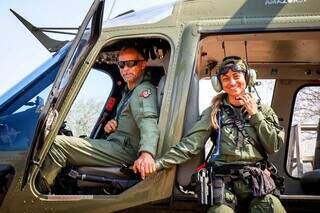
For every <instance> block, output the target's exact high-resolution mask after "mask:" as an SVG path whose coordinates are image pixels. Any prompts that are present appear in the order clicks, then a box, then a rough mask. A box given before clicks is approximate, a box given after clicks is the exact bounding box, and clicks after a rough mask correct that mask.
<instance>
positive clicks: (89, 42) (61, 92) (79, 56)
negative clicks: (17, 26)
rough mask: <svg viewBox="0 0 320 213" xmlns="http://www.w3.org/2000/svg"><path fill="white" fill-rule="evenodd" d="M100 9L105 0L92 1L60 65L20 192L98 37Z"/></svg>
mask: <svg viewBox="0 0 320 213" xmlns="http://www.w3.org/2000/svg"><path fill="white" fill-rule="evenodd" d="M103 9H104V0H95V1H94V2H93V4H92V5H91V7H90V9H89V12H88V13H87V15H86V17H85V18H84V20H83V22H82V24H81V26H80V27H79V30H78V33H77V35H76V36H75V38H74V40H73V41H72V44H71V46H70V49H69V52H68V53H67V55H66V58H65V60H64V61H63V63H62V66H61V68H60V70H59V72H58V75H57V77H56V79H55V82H54V84H53V87H52V89H51V92H50V94H49V97H48V99H47V102H46V104H45V106H44V108H43V110H42V112H41V114H40V117H39V120H38V124H37V128H36V130H35V134H34V138H33V142H32V144H31V147H30V150H29V153H28V158H27V162H26V169H25V173H24V176H23V180H22V185H21V189H23V188H24V186H25V185H26V183H27V180H28V176H29V170H30V167H31V165H33V164H38V159H36V153H37V150H38V149H39V147H40V143H41V142H43V141H44V138H45V135H46V132H47V131H48V130H50V128H51V126H52V124H54V122H55V120H56V118H57V116H58V114H59V110H60V107H61V104H62V103H63V100H64V98H65V96H66V94H67V91H68V90H69V88H70V85H71V82H72V79H74V78H75V76H76V73H77V72H78V71H79V69H80V67H81V65H82V64H83V62H84V60H85V58H86V57H87V55H88V54H89V52H90V50H91V49H92V47H93V46H94V45H95V43H96V42H97V40H98V38H99V36H100V33H101V26H102V19H103Z"/></svg>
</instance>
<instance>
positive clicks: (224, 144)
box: [156, 98, 285, 212]
mask: <svg viewBox="0 0 320 213" xmlns="http://www.w3.org/2000/svg"><path fill="white" fill-rule="evenodd" d="M221 109H222V110H221V118H222V125H221V126H222V128H221V143H220V150H219V151H218V154H217V155H216V157H215V158H214V162H215V164H217V165H220V166H221V165H227V164H233V165H234V164H239V165H248V164H253V163H255V162H258V161H259V160H262V159H263V156H262V155H261V154H260V152H259V151H258V149H257V148H256V147H255V146H254V145H253V144H252V143H250V142H249V140H248V138H245V137H241V136H242V134H241V132H240V131H239V130H238V128H237V127H236V126H234V125H232V124H231V122H230V120H231V119H232V118H235V117H236V118H237V119H241V120H245V119H246V121H247V122H244V128H245V130H246V132H247V133H248V134H249V135H250V137H251V138H253V139H254V140H255V141H257V142H259V143H260V146H261V147H262V148H263V149H264V151H265V152H266V154H272V153H275V152H277V151H279V149H280V147H281V146H282V144H283V142H284V131H283V129H282V128H281V127H280V126H279V125H278V118H277V116H276V114H275V113H274V112H273V110H272V109H271V108H270V107H269V106H266V105H259V110H258V112H257V113H256V114H255V115H253V116H252V117H251V118H247V117H244V115H243V113H242V112H241V109H240V108H237V107H233V106H232V105H230V104H229V103H228V101H227V99H226V98H225V99H224V100H223V107H222V108H221ZM211 111H212V108H211V107H209V108H207V109H206V110H204V111H203V113H202V114H201V116H200V118H199V120H198V121H197V122H196V124H195V125H194V126H193V128H192V129H191V130H190V131H189V133H188V134H187V135H186V136H185V137H184V138H182V139H181V141H180V142H179V143H177V144H175V145H174V146H172V147H171V148H170V149H169V150H168V151H167V152H166V153H165V154H164V156H163V157H161V158H160V159H157V160H156V167H157V170H161V169H164V168H169V167H172V166H173V165H176V164H181V163H183V162H185V161H187V160H189V159H190V158H192V157H193V156H195V155H197V154H198V153H199V152H200V151H201V150H202V149H204V145H205V143H206V142H207V140H208V139H209V137H210V135H211V133H212V131H213V130H212V126H211ZM234 186H235V187H234V190H233V191H228V190H225V198H226V202H230V203H236V200H237V198H238V197H239V196H240V200H241V198H246V197H248V196H249V194H250V189H249V186H248V185H246V184H245V183H244V182H242V181H238V182H237V183H235V182H234ZM249 208H250V211H251V212H273V210H275V212H285V210H284V208H283V206H282V205H281V203H280V201H279V199H278V198H277V197H275V196H273V195H271V194H268V195H266V196H264V197H262V198H259V199H258V198H255V199H254V200H252V202H251V204H250V207H249ZM208 212H234V210H233V209H232V208H230V207H229V206H227V205H224V204H223V205H219V206H213V207H211V208H210V209H209V211H208Z"/></svg>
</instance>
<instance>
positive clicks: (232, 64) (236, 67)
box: [211, 56, 257, 92]
mask: <svg viewBox="0 0 320 213" xmlns="http://www.w3.org/2000/svg"><path fill="white" fill-rule="evenodd" d="M230 69H231V70H233V71H236V72H243V73H244V76H245V79H246V84H247V87H253V86H254V85H255V83H256V79H257V74H256V71H255V70H254V69H251V68H250V67H249V66H248V64H247V62H246V61H245V60H243V59H241V58H240V57H239V56H228V57H225V58H224V59H223V60H222V63H221V64H220V65H219V67H218V72H217V74H216V75H214V76H212V78H211V83H212V86H213V89H214V90H215V91H216V92H220V91H221V90H222V85H221V82H220V76H221V75H222V74H226V73H227V72H228V71H229V70H230Z"/></svg>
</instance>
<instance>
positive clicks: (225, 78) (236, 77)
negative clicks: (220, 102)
mask: <svg viewBox="0 0 320 213" xmlns="http://www.w3.org/2000/svg"><path fill="white" fill-rule="evenodd" d="M220 82H221V84H222V88H223V90H224V91H225V92H226V93H227V94H228V95H229V96H232V97H234V98H236V97H238V96H239V95H242V94H244V91H245V88H246V80H245V77H244V73H243V72H235V71H233V70H232V69H230V70H229V71H228V72H227V73H226V74H222V75H221V76H220Z"/></svg>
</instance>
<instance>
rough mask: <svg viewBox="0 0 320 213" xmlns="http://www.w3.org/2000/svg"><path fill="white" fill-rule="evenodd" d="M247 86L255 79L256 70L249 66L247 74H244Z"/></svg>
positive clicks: (254, 81)
mask: <svg viewBox="0 0 320 213" xmlns="http://www.w3.org/2000/svg"><path fill="white" fill-rule="evenodd" d="M246 78H247V79H246V81H247V86H250V87H252V86H254V85H255V83H256V81H257V72H256V71H255V70H254V69H251V68H249V69H248V70H247V76H246Z"/></svg>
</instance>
